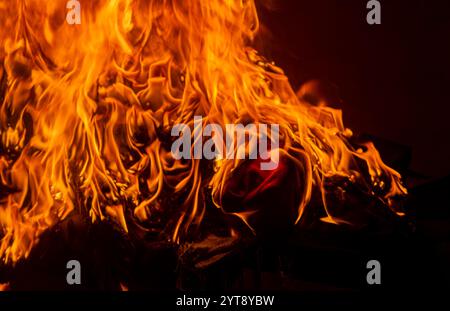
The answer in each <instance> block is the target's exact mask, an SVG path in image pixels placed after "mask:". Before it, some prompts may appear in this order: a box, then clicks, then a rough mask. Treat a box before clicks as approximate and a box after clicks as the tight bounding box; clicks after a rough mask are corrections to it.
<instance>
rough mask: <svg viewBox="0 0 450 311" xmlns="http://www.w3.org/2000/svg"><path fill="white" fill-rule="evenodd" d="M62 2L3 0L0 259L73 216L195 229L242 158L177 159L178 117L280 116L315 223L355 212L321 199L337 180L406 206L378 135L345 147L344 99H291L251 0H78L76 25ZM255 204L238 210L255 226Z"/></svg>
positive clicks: (288, 155)
mask: <svg viewBox="0 0 450 311" xmlns="http://www.w3.org/2000/svg"><path fill="white" fill-rule="evenodd" d="M66 4H67V1H66V0H53V1H36V0H0V15H1V16H2V18H1V19H0V42H1V47H0V65H1V66H0V81H1V83H0V137H1V140H0V191H1V193H0V237H1V244H0V257H1V258H2V259H3V260H4V261H5V262H12V263H14V262H17V261H18V260H19V259H22V258H26V257H27V256H28V255H29V254H30V251H31V250H32V248H33V246H34V245H35V244H36V243H37V242H38V240H39V237H40V235H41V234H42V233H43V232H44V231H46V230H48V229H50V228H52V227H53V226H55V225H56V224H57V223H58V222H60V221H61V220H64V219H66V218H67V217H68V216H69V215H71V214H72V213H78V214H81V215H85V216H86V217H90V219H91V220H92V221H93V222H97V221H113V222H114V223H116V224H117V225H118V226H120V227H121V228H122V229H123V231H125V232H127V231H128V228H129V225H130V224H131V223H133V224H138V225H139V226H140V227H142V228H144V229H146V230H152V229H153V228H157V230H159V231H160V233H161V234H162V235H164V236H165V237H166V238H168V239H170V240H172V241H174V242H181V241H183V240H185V239H186V238H188V237H189V234H190V232H192V230H191V229H192V228H194V227H195V226H197V225H199V224H200V223H201V222H202V218H203V216H204V213H205V209H206V208H211V206H210V205H208V204H207V203H206V202H211V201H212V202H214V204H215V205H216V206H217V207H218V208H223V199H224V198H226V197H228V195H227V193H226V192H227V189H230V186H229V185H228V182H229V181H230V178H231V176H232V175H233V174H234V172H236V171H237V170H238V169H239V168H240V167H242V165H244V163H246V161H245V160H234V159H221V160H215V161H214V160H213V161H208V160H200V159H192V160H175V158H174V157H173V155H172V153H171V144H172V140H173V138H172V137H171V135H170V132H171V129H172V127H173V126H174V125H175V124H187V125H189V126H190V127H193V120H194V116H201V117H202V118H203V119H202V120H203V121H202V126H203V127H205V126H206V125H207V124H212V123H213V124H218V125H220V126H223V127H225V125H226V124H238V123H239V124H249V123H252V124H278V125H279V132H280V145H279V153H280V157H281V159H284V160H285V161H290V162H292V163H294V167H296V168H297V169H298V172H299V174H300V175H301V178H300V180H301V183H302V185H301V189H299V190H298V192H299V198H300V199H299V202H297V203H298V206H297V207H296V208H295V217H294V220H295V219H296V220H297V222H298V221H299V220H300V219H301V217H302V214H303V212H304V210H305V208H306V207H307V206H308V203H309V201H310V199H311V193H312V192H313V189H316V190H317V191H319V192H320V193H321V194H322V201H323V202H322V203H323V208H324V209H325V211H326V212H327V215H328V216H327V217H326V218H324V219H323V220H325V221H328V222H332V223H336V224H339V223H346V222H348V221H347V220H345V219H341V218H339V217H337V216H336V215H333V213H331V212H330V209H328V204H329V202H328V200H327V194H326V187H325V183H326V181H327V180H332V179H333V178H341V179H345V180H346V182H349V183H352V184H355V185H358V187H360V188H361V189H363V191H364V192H365V193H367V195H369V196H373V197H375V198H377V199H379V200H381V201H382V202H383V203H384V204H385V205H386V206H387V207H389V208H391V209H392V210H393V211H394V212H397V213H398V214H399V215H401V212H400V211H399V209H398V208H397V206H396V204H395V200H394V199H395V198H396V197H397V196H403V195H405V194H406V189H405V188H404V187H403V186H402V185H401V182H400V178H401V177H400V175H399V174H398V173H397V172H395V171H394V170H392V169H390V168H389V167H387V166H386V165H385V164H384V163H383V162H382V160H381V158H380V156H379V154H378V152H377V150H376V149H375V147H374V146H373V144H370V143H368V144H365V145H363V146H354V145H352V144H351V143H350V142H349V139H350V137H351V135H352V134H351V131H349V130H347V129H345V128H344V126H343V123H342V117H341V111H339V110H335V109H332V108H330V107H327V106H323V105H318V106H312V105H310V104H308V103H307V102H304V101H302V100H299V99H298V98H297V96H296V94H295V92H294V91H293V90H292V88H291V86H290V84H289V82H288V79H287V77H286V76H285V75H284V73H283V71H282V70H281V69H280V68H278V67H276V66H275V65H273V64H272V63H270V62H268V61H266V60H265V59H264V58H263V57H262V56H260V55H258V53H257V52H256V51H255V50H254V49H252V47H251V44H252V39H253V38H254V36H255V34H256V33H257V31H258V17H257V12H256V8H255V3H254V1H251V0H248V1H245V0H240V1H238V0H208V1H202V0H190V1H184V0H108V1H106V0H99V1H85V2H83V3H82V6H81V13H82V20H81V24H80V25H69V24H68V23H67V22H66V19H65V18H66V12H67V9H66ZM191 132H194V131H191ZM236 148H237V147H236ZM234 151H235V152H237V149H235V150H234ZM247 152H248V150H247ZM205 163H207V164H205ZM208 163H211V165H209V164H208ZM247 163H248V162H247ZM170 202H171V203H170ZM173 202H176V204H175V205H176V208H175V209H174V208H172V206H173V205H174V203H173ZM256 212H257V211H256V210H252V211H238V212H232V213H233V214H236V215H237V216H239V217H240V218H241V219H242V220H243V221H244V222H246V223H247V224H248V225H249V226H251V221H249V217H250V216H251V215H254V213H256ZM224 213H227V211H226V210H224ZM230 213H231V212H230ZM253 229H254V228H253ZM232 234H237V233H236V232H235V231H231V230H230V235H232ZM0 288H1V286H0Z"/></svg>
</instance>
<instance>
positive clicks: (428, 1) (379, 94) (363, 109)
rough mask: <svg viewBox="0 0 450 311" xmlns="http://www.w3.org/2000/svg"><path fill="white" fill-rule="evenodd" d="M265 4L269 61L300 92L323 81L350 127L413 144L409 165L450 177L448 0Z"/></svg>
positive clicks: (428, 173) (285, 1)
mask: <svg viewBox="0 0 450 311" xmlns="http://www.w3.org/2000/svg"><path fill="white" fill-rule="evenodd" d="M367 2H368V1H366V0H314V1H305V0H271V1H267V0H265V1H259V4H260V8H259V12H260V19H261V21H262V24H263V29H265V30H267V29H268V32H270V33H269V35H267V34H264V35H263V36H264V40H265V41H266V45H265V51H264V53H266V55H268V57H269V58H273V59H274V60H275V62H276V63H277V64H278V65H279V66H281V67H282V68H283V69H284V70H285V72H286V73H287V75H288V77H289V78H290V80H291V84H292V85H293V87H294V88H297V87H298V86H300V85H301V84H302V83H304V82H305V81H308V80H310V79H322V80H325V81H328V82H331V83H333V84H335V85H337V87H338V88H339V91H340V95H341V97H342V99H343V103H342V106H341V107H342V108H343V111H344V121H345V124H346V126H347V127H349V128H351V129H352V130H354V131H355V132H360V133H369V134H372V135H375V136H378V137H382V138H385V139H388V140H391V141H394V142H397V143H401V144H404V145H407V146H410V147H411V148H412V151H413V157H412V166H411V168H412V169H413V170H414V171H416V172H418V173H422V174H424V175H426V176H430V177H443V176H446V175H448V174H449V173H450V161H449V160H450V144H449V138H448V137H449V133H450V120H449V112H450V107H449V106H450V102H449V96H448V93H449V88H450V76H449V71H450V44H449V40H450V1H446V0H412V1H408V0H389V1H386V0H385V1H380V2H381V20H382V22H381V25H368V24H367V22H366V14H367V12H368V10H367V9H366V4H367Z"/></svg>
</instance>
